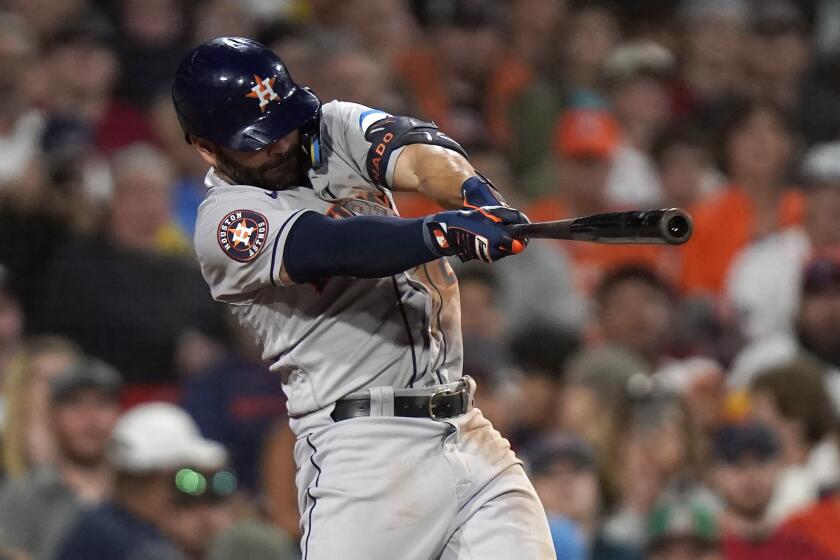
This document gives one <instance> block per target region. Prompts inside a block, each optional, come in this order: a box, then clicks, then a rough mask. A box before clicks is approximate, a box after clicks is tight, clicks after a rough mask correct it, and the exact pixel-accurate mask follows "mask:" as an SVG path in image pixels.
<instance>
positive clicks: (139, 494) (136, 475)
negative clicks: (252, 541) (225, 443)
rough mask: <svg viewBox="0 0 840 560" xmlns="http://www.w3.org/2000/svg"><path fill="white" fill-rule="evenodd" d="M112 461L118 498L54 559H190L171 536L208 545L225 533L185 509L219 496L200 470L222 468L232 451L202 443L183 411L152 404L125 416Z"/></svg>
mask: <svg viewBox="0 0 840 560" xmlns="http://www.w3.org/2000/svg"><path fill="white" fill-rule="evenodd" d="M108 458H109V463H110V465H111V468H112V469H113V470H114V472H115V474H114V489H113V498H112V499H111V500H110V501H108V502H107V503H105V504H103V505H102V506H100V507H98V508H96V509H94V510H92V511H89V512H87V513H85V514H84V515H83V516H82V517H81V519H80V520H79V522H78V523H77V524H76V526H75V528H74V529H73V530H71V531H70V533H69V534H68V535H67V537H66V538H65V539H64V541H63V542H62V544H61V545H60V547H59V550H58V553H57V554H56V555H55V560H90V559H91V558H108V559H112V560H120V559H126V560H129V559H132V558H154V559H156V560H176V559H181V558H185V557H186V555H182V554H181V553H180V552H178V550H177V549H176V548H175V546H174V544H173V542H172V541H169V540H168V539H167V537H165V536H164V535H173V537H172V538H174V539H177V540H178V541H180V542H184V541H185V539H186V540H190V541H194V540H196V539H203V540H204V541H205V542H207V543H209V541H210V540H211V539H212V538H213V537H214V536H215V534H216V533H218V532H219V529H221V527H215V526H213V525H214V524H213V523H212V522H211V523H209V524H207V523H202V522H201V520H198V521H199V522H198V523H195V522H193V521H195V520H194V519H184V516H185V515H189V514H190V512H189V511H185V510H188V509H191V508H193V507H200V508H204V507H205V506H206V505H207V504H206V503H205V502H204V500H200V499H197V498H201V497H203V496H204V495H205V493H206V492H207V493H209V492H212V491H213V485H212V481H211V483H210V485H209V486H208V484H207V480H206V478H204V475H203V474H201V472H198V471H203V472H212V471H213V470H216V469H219V468H221V467H223V466H224V464H225V462H226V459H227V454H226V452H225V449H224V447H222V446H221V445H220V444H218V443H215V442H212V441H210V440H206V439H204V438H202V437H201V436H200V435H199V433H198V428H197V427H196V426H195V424H194V423H193V421H192V420H191V419H190V417H189V415H187V414H186V413H185V412H184V411H183V410H181V409H179V408H177V407H175V406H173V405H169V404H164V403H148V404H144V405H139V406H137V407H135V408H134V409H132V410H130V411H129V412H127V413H125V414H124V415H123V416H122V417H121V418H120V419H119V420H118V421H117V424H116V426H115V428H114V432H113V436H112V441H111V446H110V447H109V451H108ZM193 469H194V470H193ZM176 474H178V476H177V477H176ZM202 482H203V484H202ZM197 501H198V502H201V503H196V502H197ZM185 530H186V532H185ZM195 533H198V534H195Z"/></svg>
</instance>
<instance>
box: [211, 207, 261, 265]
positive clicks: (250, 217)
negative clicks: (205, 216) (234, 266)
mask: <svg viewBox="0 0 840 560" xmlns="http://www.w3.org/2000/svg"><path fill="white" fill-rule="evenodd" d="M217 237H218V240H219V247H221V248H222V251H224V252H225V254H226V255H227V256H229V257H230V258H232V259H234V260H236V261H239V262H248V261H252V260H254V259H255V258H256V257H257V255H259V254H260V252H262V250H263V247H264V246H265V240H266V239H267V238H268V220H266V219H265V216H263V215H262V214H260V213H259V212H254V211H253V210H235V211H233V212H229V213H228V214H227V215H225V217H224V218H222V221H221V223H220V224H219V232H218V236H217Z"/></svg>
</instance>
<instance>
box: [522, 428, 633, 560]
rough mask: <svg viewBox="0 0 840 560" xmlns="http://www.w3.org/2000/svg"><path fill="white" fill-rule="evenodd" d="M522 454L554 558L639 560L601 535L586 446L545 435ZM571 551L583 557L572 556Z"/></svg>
mask: <svg viewBox="0 0 840 560" xmlns="http://www.w3.org/2000/svg"><path fill="white" fill-rule="evenodd" d="M522 454H523V458H524V460H525V464H526V466H527V468H528V472H529V474H530V476H531V479H532V480H533V482H534V488H535V489H536V491H537V494H538V495H539V496H540V501H542V503H543V506H544V507H545V510H546V513H547V514H548V519H549V527H550V528H551V530H552V537H553V538H554V547H555V549H556V550H557V558H581V559H583V558H599V559H603V560H635V559H637V558H640V555H638V554H637V553H636V551H634V550H631V549H623V548H620V547H613V546H611V545H609V544H608V543H606V542H604V541H603V539H602V537H601V535H600V515H601V508H602V499H601V489H600V483H599V480H598V462H597V458H596V456H595V451H594V449H593V448H592V447H591V446H590V445H589V444H587V443H586V442H585V441H583V440H582V439H579V438H578V437H576V436H573V435H566V434H560V433H554V434H547V435H545V436H543V437H540V438H537V439H536V441H532V442H531V443H530V444H529V445H528V447H527V448H525V449H524V450H523V452H522ZM569 523H571V527H568V528H567V527H566V526H567V525H568V524H569ZM575 549H582V551H581V552H580V553H579V554H578V555H577V556H574V555H573V551H575ZM564 552H566V553H565V554H564Z"/></svg>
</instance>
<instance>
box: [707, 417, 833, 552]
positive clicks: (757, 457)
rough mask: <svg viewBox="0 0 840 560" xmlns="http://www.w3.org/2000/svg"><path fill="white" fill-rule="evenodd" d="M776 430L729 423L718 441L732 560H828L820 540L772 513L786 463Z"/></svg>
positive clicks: (725, 539)
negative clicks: (772, 516) (770, 515)
mask: <svg viewBox="0 0 840 560" xmlns="http://www.w3.org/2000/svg"><path fill="white" fill-rule="evenodd" d="M780 452H781V450H780V444H779V441H778V439H777V437H776V434H775V433H774V432H773V431H772V430H771V429H770V428H768V427H767V426H765V425H763V424H758V423H747V424H729V425H726V426H724V427H722V428H721V429H720V431H719V432H718V433H717V435H716V436H715V444H714V457H715V465H714V471H713V475H714V479H715V484H716V487H717V489H718V491H719V492H720V494H721V496H722V498H723V502H724V511H723V513H722V514H721V518H720V527H721V537H722V544H723V553H724V558H726V559H727V560H752V559H755V560H775V559H779V560H800V559H801V560H820V559H826V560H827V559H828V558H830V556H828V555H827V554H825V553H824V552H823V551H822V550H821V549H819V548H818V546H817V545H816V544H815V543H812V542H810V541H808V540H805V539H803V538H802V537H801V536H799V535H796V534H794V533H793V532H791V531H788V530H786V529H784V528H781V529H780V528H779V527H778V524H777V523H776V522H774V521H773V520H771V519H768V517H767V508H768V506H769V505H770V501H771V499H772V497H773V490H774V488H775V485H776V481H777V479H778V476H779V469H780V468H781V457H780Z"/></svg>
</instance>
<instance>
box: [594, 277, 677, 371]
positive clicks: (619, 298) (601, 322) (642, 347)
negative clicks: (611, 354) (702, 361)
mask: <svg viewBox="0 0 840 560" xmlns="http://www.w3.org/2000/svg"><path fill="white" fill-rule="evenodd" d="M595 301H596V307H597V310H596V317H597V326H596V327H595V330H596V333H597V334H596V336H597V337H598V338H599V339H600V341H601V343H603V344H605V345H607V346H615V347H619V348H622V349H623V350H626V351H628V352H632V353H634V354H635V355H637V356H638V357H639V358H641V359H643V360H644V361H645V362H646V364H647V367H648V369H649V370H650V371H654V370H656V368H658V367H661V366H662V365H664V362H665V361H666V359H667V356H668V349H669V348H668V343H669V340H668V336H669V333H670V332H671V330H672V326H673V322H674V302H675V294H674V291H673V289H672V288H671V287H670V286H669V285H668V284H666V283H665V281H663V280H662V279H661V278H659V277H658V276H657V275H656V273H654V272H652V271H651V270H650V269H648V268H644V267H639V266H626V267H620V268H616V269H614V270H613V271H611V272H609V273H608V274H607V275H606V276H605V277H604V279H603V280H602V281H601V283H600V284H599V286H598V290H597V291H596V294H595Z"/></svg>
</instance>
